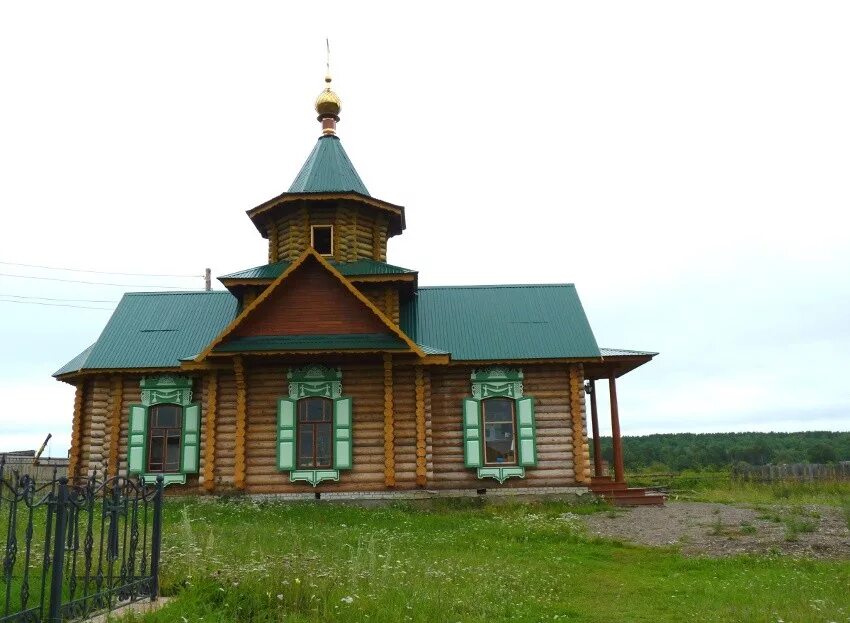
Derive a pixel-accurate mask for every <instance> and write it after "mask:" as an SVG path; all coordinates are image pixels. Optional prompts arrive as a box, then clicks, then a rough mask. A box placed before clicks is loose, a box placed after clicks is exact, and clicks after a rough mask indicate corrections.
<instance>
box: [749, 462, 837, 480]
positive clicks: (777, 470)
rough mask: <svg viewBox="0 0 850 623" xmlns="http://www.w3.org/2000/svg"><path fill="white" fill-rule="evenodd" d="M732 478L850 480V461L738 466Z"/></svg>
mask: <svg viewBox="0 0 850 623" xmlns="http://www.w3.org/2000/svg"><path fill="white" fill-rule="evenodd" d="M732 478H737V479H738V480H748V481H753V482H775V481H782V480H799V481H814V480H850V461H842V462H841V463H829V464H821V463H792V464H790V465H736V466H735V467H733V468H732Z"/></svg>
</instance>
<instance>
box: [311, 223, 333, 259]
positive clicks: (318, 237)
mask: <svg viewBox="0 0 850 623" xmlns="http://www.w3.org/2000/svg"><path fill="white" fill-rule="evenodd" d="M311 232H312V236H313V248H314V249H316V252H317V253H319V254H321V255H333V252H334V250H333V226H332V225H313V227H312V228H311Z"/></svg>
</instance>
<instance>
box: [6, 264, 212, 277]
mask: <svg viewBox="0 0 850 623" xmlns="http://www.w3.org/2000/svg"><path fill="white" fill-rule="evenodd" d="M0 264H5V265H6V266H24V267H26V268H43V269H45V270H64V271H67V272H72V273H94V274H97V275H122V276H124V277H180V278H184V277H185V278H187V279H189V278H191V279H195V278H197V277H203V275H157V274H152V273H114V272H110V271H105V270H85V269H83V268H61V267H59V266H41V265H39V264H21V263H19V262H0Z"/></svg>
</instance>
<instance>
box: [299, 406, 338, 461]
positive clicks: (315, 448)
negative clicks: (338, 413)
mask: <svg viewBox="0 0 850 623" xmlns="http://www.w3.org/2000/svg"><path fill="white" fill-rule="evenodd" d="M332 466H333V401H332V400H330V399H329V398H318V397H315V398H302V399H301V400H299V401H298V468H299V469H313V468H323V467H327V468H330V467H332Z"/></svg>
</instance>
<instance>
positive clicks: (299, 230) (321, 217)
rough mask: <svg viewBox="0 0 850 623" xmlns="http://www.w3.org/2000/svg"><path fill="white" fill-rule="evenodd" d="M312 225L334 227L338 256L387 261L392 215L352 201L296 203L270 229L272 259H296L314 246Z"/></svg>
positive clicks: (338, 259)
mask: <svg viewBox="0 0 850 623" xmlns="http://www.w3.org/2000/svg"><path fill="white" fill-rule="evenodd" d="M312 225H333V226H334V248H333V252H334V259H335V260H337V261H339V262H353V261H355V260H358V259H362V258H367V259H373V260H379V261H381V262H385V261H386V260H387V236H388V232H389V217H388V216H387V215H386V214H384V213H383V212H381V211H380V210H378V209H377V208H372V207H369V206H363V205H357V204H353V203H348V202H336V203H333V202H323V204H322V205H315V204H312V203H311V204H309V207H308V205H303V206H293V207H292V208H291V209H290V210H288V211H286V212H284V213H281V214H280V215H279V216H277V218H275V220H274V221H272V222H270V223H269V224H268V226H267V229H266V236H267V237H268V240H269V261H270V262H277V261H278V260H287V261H290V262H291V261H292V260H294V259H296V258H297V257H298V256H299V255H301V253H303V252H304V249H306V248H307V247H308V246H310V227H311V226H312Z"/></svg>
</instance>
